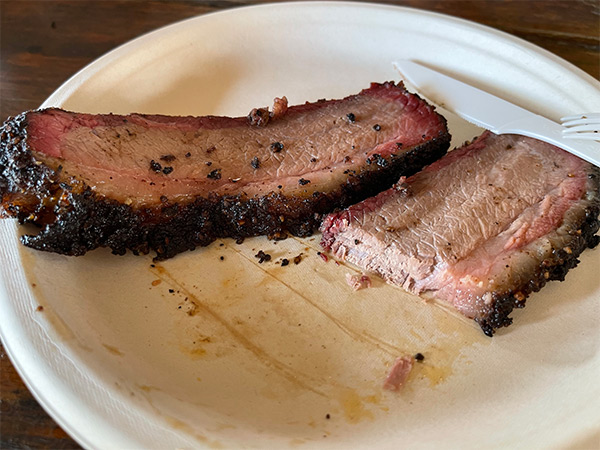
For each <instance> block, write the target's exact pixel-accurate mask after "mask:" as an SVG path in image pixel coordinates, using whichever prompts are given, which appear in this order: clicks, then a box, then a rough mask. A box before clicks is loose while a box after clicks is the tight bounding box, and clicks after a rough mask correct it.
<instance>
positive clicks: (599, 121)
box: [561, 117, 600, 127]
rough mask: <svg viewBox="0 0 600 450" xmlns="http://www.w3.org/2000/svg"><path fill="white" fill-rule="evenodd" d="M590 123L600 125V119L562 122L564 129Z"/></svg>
mask: <svg viewBox="0 0 600 450" xmlns="http://www.w3.org/2000/svg"><path fill="white" fill-rule="evenodd" d="M588 123H592V124H597V125H600V117H598V118H597V119H596V118H592V119H587V118H586V119H573V120H567V121H566V122H562V123H561V125H562V126H564V127H572V126H573V125H585V124H588Z"/></svg>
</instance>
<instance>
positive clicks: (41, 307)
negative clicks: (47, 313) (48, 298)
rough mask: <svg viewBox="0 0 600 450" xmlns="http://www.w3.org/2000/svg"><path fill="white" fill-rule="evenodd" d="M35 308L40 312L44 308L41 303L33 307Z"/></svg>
mask: <svg viewBox="0 0 600 450" xmlns="http://www.w3.org/2000/svg"><path fill="white" fill-rule="evenodd" d="M35 310H36V311H40V312H42V311H43V310H44V307H43V306H42V305H40V306H38V307H37V308H35Z"/></svg>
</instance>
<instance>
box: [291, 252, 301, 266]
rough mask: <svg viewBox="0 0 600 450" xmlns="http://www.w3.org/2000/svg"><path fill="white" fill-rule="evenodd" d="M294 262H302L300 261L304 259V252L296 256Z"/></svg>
mask: <svg viewBox="0 0 600 450" xmlns="http://www.w3.org/2000/svg"><path fill="white" fill-rule="evenodd" d="M293 261H294V264H300V261H302V253H300V254H299V255H298V256H295V257H294V260H293Z"/></svg>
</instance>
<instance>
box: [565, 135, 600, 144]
mask: <svg viewBox="0 0 600 450" xmlns="http://www.w3.org/2000/svg"><path fill="white" fill-rule="evenodd" d="M563 138H565V139H577V140H583V141H598V142H600V133H586V134H563Z"/></svg>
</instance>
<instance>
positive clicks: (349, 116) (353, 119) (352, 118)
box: [346, 113, 356, 123]
mask: <svg viewBox="0 0 600 450" xmlns="http://www.w3.org/2000/svg"><path fill="white" fill-rule="evenodd" d="M346 117H347V118H348V122H350V123H354V122H356V116H355V115H354V114H353V113H348V114H346Z"/></svg>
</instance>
